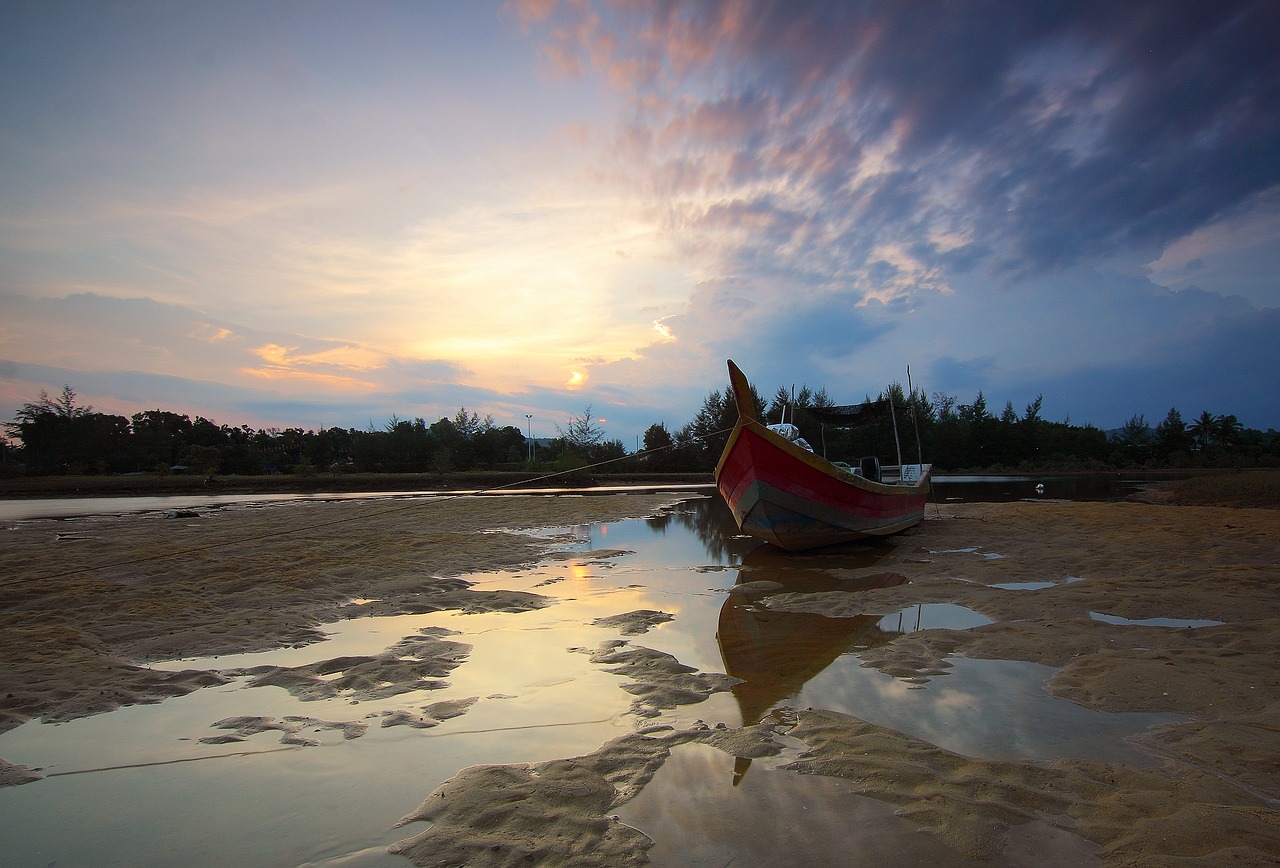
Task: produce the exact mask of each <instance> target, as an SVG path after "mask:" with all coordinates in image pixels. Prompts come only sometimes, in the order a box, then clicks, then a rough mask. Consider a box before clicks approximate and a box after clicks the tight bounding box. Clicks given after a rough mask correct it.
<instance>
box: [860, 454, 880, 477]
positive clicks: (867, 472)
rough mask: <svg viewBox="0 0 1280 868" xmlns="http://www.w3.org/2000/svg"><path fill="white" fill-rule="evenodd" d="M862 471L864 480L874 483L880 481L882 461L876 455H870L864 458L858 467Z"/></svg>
mask: <svg viewBox="0 0 1280 868" xmlns="http://www.w3.org/2000/svg"><path fill="white" fill-rule="evenodd" d="M858 467H859V469H860V470H861V471H862V477H863V479H870V480H871V481H872V482H879V481H880V459H879V458H877V457H875V456H874V455H868V456H867V457H866V458H863V459H862V461H861V462H860V463H859V465H858Z"/></svg>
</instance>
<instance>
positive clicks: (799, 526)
mask: <svg viewBox="0 0 1280 868" xmlns="http://www.w3.org/2000/svg"><path fill="white" fill-rule="evenodd" d="M729 375H730V380H731V381H732V383H733V386H734V397H735V400H736V401H737V402H738V415H739V418H738V424H737V425H736V426H735V427H734V430H733V433H732V434H731V435H730V437H729V442H728V443H727V444H726V445H725V449H724V452H723V454H722V455H721V456H720V463H719V465H718V466H717V467H716V486H717V487H718V488H719V490H720V494H721V495H722V496H723V497H724V499H725V502H726V503H728V504H729V508H730V509H731V510H732V511H733V515H734V518H735V519H736V520H737V522H738V526H739V527H740V528H741V529H742V532H743V533H746V534H750V535H751V536H754V537H757V538H758V539H762V540H765V541H767V542H770V543H772V544H774V545H777V546H780V547H782V548H784V549H787V550H789V551H804V550H806V549H812V548H818V547H820V546H827V545H834V544H836V543H843V542H852V541H855V540H860V539H866V538H869V537H876V536H885V535H888V534H893V533H898V532H899V531H902V530H905V529H907V528H909V527H912V526H914V525H917V524H919V523H920V522H921V521H922V520H923V519H924V505H925V499H926V497H927V496H928V493H929V477H930V473H931V468H930V467H929V466H928V465H925V467H924V468H923V472H922V473H921V474H920V478H919V479H918V480H917V481H915V482H914V483H912V484H907V485H904V484H889V483H879V482H873V481H871V480H869V479H865V478H863V477H860V476H855V475H853V474H851V473H848V472H846V471H844V470H841V469H840V468H838V467H836V466H835V465H833V464H831V463H830V462H828V461H826V460H825V459H823V458H821V457H819V456H817V455H815V454H813V453H812V452H809V451H808V450H806V449H803V448H801V447H799V446H797V445H795V444H794V443H791V442H790V441H788V440H787V439H786V438H784V437H781V436H779V435H777V434H775V433H774V432H772V431H770V430H769V429H768V428H766V427H765V426H764V425H762V424H761V423H760V422H759V421H757V420H756V419H755V417H754V410H753V408H752V404H751V401H750V397H749V395H750V391H749V387H747V385H746V378H745V377H744V376H743V375H742V372H741V371H739V370H738V368H737V366H736V365H734V364H733V362H730V363H729Z"/></svg>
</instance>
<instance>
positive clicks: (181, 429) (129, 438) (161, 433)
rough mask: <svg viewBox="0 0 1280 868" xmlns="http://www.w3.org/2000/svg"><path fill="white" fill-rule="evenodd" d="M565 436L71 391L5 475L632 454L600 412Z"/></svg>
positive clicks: (470, 418) (547, 462) (48, 403)
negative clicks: (232, 419) (131, 410)
mask: <svg viewBox="0 0 1280 868" xmlns="http://www.w3.org/2000/svg"><path fill="white" fill-rule="evenodd" d="M557 431H558V433H559V436H558V437H556V438H554V439H553V440H551V441H550V443H542V444H540V445H538V446H537V447H536V448H535V449H533V450H531V449H530V448H529V443H528V441H527V439H526V438H525V436H524V434H523V433H521V431H520V429H519V428H517V427H515V426H513V425H506V426H498V425H496V424H494V421H493V417H492V416H483V417H482V416H480V415H479V414H478V413H475V412H472V411H468V410H467V408H466V407H462V408H459V410H458V412H457V413H456V414H454V415H453V416H452V417H443V418H441V419H439V420H437V421H435V422H432V423H427V421H426V420H425V419H422V418H415V419H400V418H398V417H396V416H394V415H393V416H392V417H391V419H390V420H389V421H387V422H386V423H385V424H384V425H383V426H381V428H374V427H373V426H372V425H370V427H369V429H368V430H359V429H355V428H338V427H332V428H322V429H320V430H303V429H302V428H284V429H280V428H265V429H254V428H251V427H250V426H248V425H240V426H239V427H232V426H229V425H219V424H217V423H215V422H213V421H211V420H209V419H206V418H204V417H203V416H197V417H196V418H195V419H191V418H190V417H189V416H185V415H182V414H179V413H173V412H169V411H167V410H147V411H146V412H143V413H135V414H134V415H133V416H132V417H129V418H126V417H124V416H119V415H115V414H111V413H99V412H95V411H94V409H93V408H92V407H91V406H88V405H84V404H81V403H79V400H78V398H77V396H76V393H75V391H74V390H73V389H71V388H70V387H67V386H64V387H63V389H62V392H61V393H60V394H59V395H58V396H57V397H50V396H49V395H48V394H47V393H46V392H43V391H42V392H41V393H40V396H39V397H38V398H37V399H36V400H34V401H29V402H27V403H26V404H23V406H22V407H21V408H20V409H19V410H18V411H17V413H16V414H15V416H14V419H13V421H11V422H8V423H5V433H6V435H7V437H6V439H5V441H4V443H3V446H4V459H3V465H2V466H3V468H4V472H6V473H7V474H8V475H15V474H19V473H21V474H25V475H31V476H49V475H64V474H65V475H84V474H89V475H94V474H118V473H139V472H156V473H160V474H168V473H191V474H204V475H218V474H221V475H229V474H235V475H245V476H252V475H260V474H270V473H296V474H304V475H306V474H312V473H317V472H362V473H422V472H439V473H445V472H458V471H468V470H495V469H520V468H521V467H524V466H526V465H528V464H529V462H530V459H531V458H532V459H533V461H535V462H536V463H537V464H538V465H539V466H552V467H557V468H572V467H578V466H584V465H586V464H589V463H593V462H596V461H602V460H607V459H609V458H613V457H621V456H623V455H624V454H625V450H624V449H623V446H622V443H621V442H620V441H616V440H614V441H608V440H605V438H604V431H603V430H602V429H601V428H600V427H599V426H598V425H597V424H596V423H595V421H594V420H593V419H592V417H591V408H590V407H587V408H586V410H585V411H584V412H583V413H582V414H581V415H580V416H575V417H573V418H572V419H571V420H570V421H569V423H568V424H567V425H566V426H565V428H564V429H560V428H559V427H558V426H557Z"/></svg>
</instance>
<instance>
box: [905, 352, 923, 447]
mask: <svg viewBox="0 0 1280 868" xmlns="http://www.w3.org/2000/svg"><path fill="white" fill-rule="evenodd" d="M907 388H908V389H910V390H911V424H912V425H914V426H915V429H916V462H917V463H918V464H920V466H921V467H923V466H924V450H923V449H921V448H920V419H919V417H917V416H916V387H915V386H913V385H911V366H910V365H907Z"/></svg>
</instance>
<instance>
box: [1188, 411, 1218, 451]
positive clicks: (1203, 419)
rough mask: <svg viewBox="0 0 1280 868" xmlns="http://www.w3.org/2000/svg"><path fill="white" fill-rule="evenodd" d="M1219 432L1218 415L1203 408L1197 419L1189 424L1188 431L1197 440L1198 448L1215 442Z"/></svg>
mask: <svg viewBox="0 0 1280 868" xmlns="http://www.w3.org/2000/svg"><path fill="white" fill-rule="evenodd" d="M1217 432H1218V417H1217V416H1215V415H1213V414H1212V413H1210V412H1209V411H1208V410H1202V411H1201V412H1200V415H1199V416H1197V417H1196V420H1195V421H1194V422H1192V423H1191V424H1190V425H1188V426H1187V433H1188V434H1190V435H1191V436H1192V437H1193V438H1194V439H1195V441H1196V448H1197V449H1203V448H1204V447H1206V446H1208V445H1209V444H1210V443H1212V442H1213V438H1214V435H1215V434H1216V433H1217Z"/></svg>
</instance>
